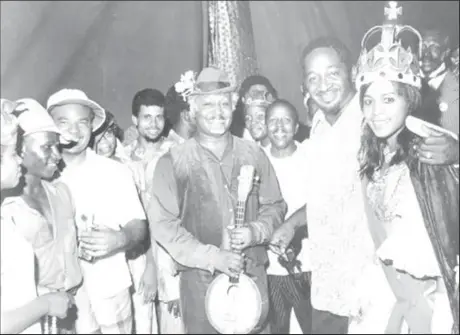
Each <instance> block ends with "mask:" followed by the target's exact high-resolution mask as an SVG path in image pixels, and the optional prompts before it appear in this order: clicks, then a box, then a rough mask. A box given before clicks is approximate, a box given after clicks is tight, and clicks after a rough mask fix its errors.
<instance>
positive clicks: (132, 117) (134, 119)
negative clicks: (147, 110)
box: [131, 115, 138, 127]
mask: <svg viewBox="0 0 460 335" xmlns="http://www.w3.org/2000/svg"><path fill="white" fill-rule="evenodd" d="M131 120H132V121H133V124H134V125H135V126H136V127H137V123H138V121H137V117H135V116H134V115H133V116H131Z"/></svg>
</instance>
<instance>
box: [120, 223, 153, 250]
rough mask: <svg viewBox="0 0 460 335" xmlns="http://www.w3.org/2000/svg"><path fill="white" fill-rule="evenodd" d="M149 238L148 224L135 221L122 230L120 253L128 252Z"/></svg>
mask: <svg viewBox="0 0 460 335" xmlns="http://www.w3.org/2000/svg"><path fill="white" fill-rule="evenodd" d="M146 236H147V222H145V220H138V219H134V220H131V221H129V222H128V223H127V224H126V225H124V226H123V227H122V228H121V230H120V239H119V240H120V244H119V247H118V250H119V251H127V250H131V249H132V248H134V247H136V246H138V245H139V244H141V243H142V242H143V241H144V239H145V238H146Z"/></svg>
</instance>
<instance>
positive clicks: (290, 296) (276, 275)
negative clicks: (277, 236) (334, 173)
mask: <svg viewBox="0 0 460 335" xmlns="http://www.w3.org/2000/svg"><path fill="white" fill-rule="evenodd" d="M266 124H267V130H268V138H269V139H270V147H269V149H268V150H266V153H267V156H268V159H269V160H270V162H271V163H272V165H273V169H274V170H275V172H276V177H277V178H278V182H279V185H280V189H281V193H282V195H283V198H284V201H286V203H287V205H288V211H287V213H286V218H289V216H290V215H291V214H293V213H294V211H295V210H296V209H297V208H299V207H300V206H302V205H303V203H302V200H303V188H301V187H298V185H305V174H304V171H302V170H301V169H299V165H302V164H303V159H304V156H303V152H302V151H300V150H298V146H299V145H300V143H299V142H297V141H294V135H295V133H296V131H297V129H298V128H299V116H298V114H297V110H296V109H295V107H294V106H293V105H292V104H291V103H289V102H288V101H286V100H276V101H275V102H273V103H272V104H271V105H270V106H269V107H268V108H267V112H266ZM303 228H304V229H299V230H298V231H297V232H296V237H295V238H294V241H293V242H292V243H291V244H292V249H293V251H294V253H296V254H298V255H297V260H298V261H299V262H300V269H299V270H300V272H295V273H292V272H291V270H289V271H288V269H287V268H286V267H285V266H284V265H283V264H281V263H280V261H279V259H278V257H279V256H278V255H276V254H275V253H273V252H272V251H271V250H269V251H268V258H269V266H268V268H267V274H268V288H269V292H270V303H271V306H270V317H269V320H270V328H271V329H270V330H271V332H272V334H288V333H290V334H309V333H310V331H311V303H310V283H309V281H310V280H309V270H310V268H309V260H308V253H307V252H306V251H307V249H308V245H307V244H306V242H307V241H306V240H305V239H304V237H306V227H303ZM299 250H300V252H299Z"/></svg>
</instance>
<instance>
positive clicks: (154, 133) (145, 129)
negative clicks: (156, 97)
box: [133, 105, 165, 141]
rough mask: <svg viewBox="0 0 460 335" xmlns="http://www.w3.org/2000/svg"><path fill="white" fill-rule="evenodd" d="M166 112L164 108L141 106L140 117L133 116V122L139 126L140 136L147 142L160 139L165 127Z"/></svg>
mask: <svg viewBox="0 0 460 335" xmlns="http://www.w3.org/2000/svg"><path fill="white" fill-rule="evenodd" d="M164 112H165V109H164V107H160V106H155V105H152V106H145V105H141V106H140V108H139V114H138V116H137V117H134V116H133V122H134V124H135V125H136V126H137V130H138V131H139V135H140V136H142V137H143V138H145V139H146V140H147V141H156V140H157V139H159V138H160V136H161V134H162V133H163V129H164V127H165V114H164Z"/></svg>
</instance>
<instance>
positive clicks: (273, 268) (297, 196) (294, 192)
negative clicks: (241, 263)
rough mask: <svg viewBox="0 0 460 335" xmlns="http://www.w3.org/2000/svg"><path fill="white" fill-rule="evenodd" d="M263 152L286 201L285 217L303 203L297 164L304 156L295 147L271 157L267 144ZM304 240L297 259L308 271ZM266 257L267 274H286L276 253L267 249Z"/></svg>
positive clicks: (302, 180)
mask: <svg viewBox="0 0 460 335" xmlns="http://www.w3.org/2000/svg"><path fill="white" fill-rule="evenodd" d="M296 145H297V146H299V143H298V142H296ZM265 153H266V154H267V156H268V158H269V160H270V162H271V163H272V165H273V168H274V170H275V173H276V177H277V178H278V183H279V185H280V189H281V194H282V195H283V198H284V201H286V203H287V206H288V209H287V213H286V219H287V218H289V217H290V216H291V215H292V214H294V213H295V211H296V210H297V209H299V208H300V207H302V206H303V205H304V204H305V187H307V186H306V182H305V179H306V178H305V171H303V170H302V169H300V168H299V166H302V165H303V164H304V163H303V159H304V156H303V154H302V153H301V152H300V151H299V150H298V149H297V150H296V151H295V152H294V153H293V154H292V155H291V156H289V157H283V158H277V157H273V155H272V154H271V152H270V146H267V149H266V150H265ZM304 241H305V240H304ZM304 241H302V250H301V251H300V253H299V255H298V256H297V259H298V260H299V261H300V262H301V263H302V270H303V271H309V260H308V257H307V255H308V253H307V252H306V250H307V246H306V244H305V242H304ZM268 258H269V267H268V269H267V273H268V274H269V275H277V276H284V275H288V272H287V270H286V269H285V268H284V267H283V266H282V265H281V264H280V263H279V262H278V255H276V254H275V253H273V252H272V251H270V250H269V251H268Z"/></svg>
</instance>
